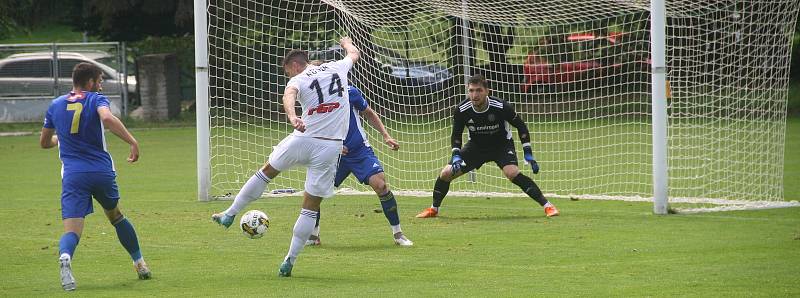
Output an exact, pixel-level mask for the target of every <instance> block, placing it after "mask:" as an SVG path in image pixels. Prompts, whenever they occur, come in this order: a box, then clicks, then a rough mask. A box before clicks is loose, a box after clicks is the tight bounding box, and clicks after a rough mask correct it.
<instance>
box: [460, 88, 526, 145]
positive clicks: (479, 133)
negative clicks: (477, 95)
mask: <svg viewBox="0 0 800 298" xmlns="http://www.w3.org/2000/svg"><path fill="white" fill-rule="evenodd" d="M488 106H489V108H488V109H486V110H485V111H482V112H476V111H475V109H474V108H473V107H472V101H470V100H469V99H466V100H464V101H462V102H461V103H460V104H458V105H457V106H456V107H455V109H454V110H453V134H452V135H451V143H452V146H453V148H459V149H461V134H462V133H463V132H464V127H466V128H467V133H468V137H469V142H470V146H477V147H478V148H480V149H486V150H488V149H491V148H495V147H497V148H501V149H504V148H506V144H508V141H509V140H511V126H514V127H516V128H517V132H518V133H519V139H520V141H521V142H522V143H523V144H526V143H530V136H529V135H528V128H527V127H526V126H525V122H523V121H522V119H520V117H519V115H517V113H516V112H515V111H514V106H512V105H511V104H510V103H508V102H506V101H505V100H502V99H499V98H495V97H491V96H490V97H489V98H488ZM478 148H476V149H478Z"/></svg>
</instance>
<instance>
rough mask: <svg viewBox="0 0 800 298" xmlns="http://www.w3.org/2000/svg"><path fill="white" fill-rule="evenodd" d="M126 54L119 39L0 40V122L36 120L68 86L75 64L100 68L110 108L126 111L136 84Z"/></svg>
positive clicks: (40, 117)
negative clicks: (113, 40) (28, 41)
mask: <svg viewBox="0 0 800 298" xmlns="http://www.w3.org/2000/svg"><path fill="white" fill-rule="evenodd" d="M126 57H127V54H126V49H125V44H124V43H120V42H93V43H52V44H0V123H9V122H36V121H41V120H42V119H43V116H44V112H45V111H46V110H47V107H48V105H49V104H50V102H51V101H52V100H53V99H54V98H56V97H58V96H60V95H63V94H65V93H67V92H69V90H71V89H72V69H73V67H75V65H76V64H78V63H81V62H89V63H93V64H95V65H97V66H99V67H100V68H101V69H102V70H103V91H102V93H103V94H105V95H106V96H107V97H108V99H109V100H110V101H111V110H112V112H113V113H114V114H116V115H122V116H124V115H127V113H128V103H129V102H130V101H129V98H131V97H132V96H135V93H136V90H137V88H136V78H135V76H133V75H131V74H130V68H129V66H130V65H131V64H130V63H129V62H128V60H127V59H126Z"/></svg>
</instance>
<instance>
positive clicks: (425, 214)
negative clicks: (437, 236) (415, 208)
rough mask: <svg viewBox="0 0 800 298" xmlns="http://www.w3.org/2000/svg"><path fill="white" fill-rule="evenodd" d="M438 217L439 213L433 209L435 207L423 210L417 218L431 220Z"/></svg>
mask: <svg viewBox="0 0 800 298" xmlns="http://www.w3.org/2000/svg"><path fill="white" fill-rule="evenodd" d="M436 215H439V211H436V209H433V207H431V208H427V209H425V210H422V212H420V213H419V214H417V218H430V217H436Z"/></svg>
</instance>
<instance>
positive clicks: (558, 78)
mask: <svg viewBox="0 0 800 298" xmlns="http://www.w3.org/2000/svg"><path fill="white" fill-rule="evenodd" d="M622 35H623V34H622V33H620V32H612V33H610V34H609V35H608V36H606V37H602V36H596V35H595V34H594V33H573V34H571V35H569V36H568V37H567V38H566V41H567V42H584V41H593V40H596V39H601V38H604V39H605V40H606V41H607V42H608V43H609V44H612V45H613V44H616V43H617V41H618V40H619V38H620V37H621V36H622ZM608 66H610V67H621V64H612V65H608ZM602 67H603V64H601V63H600V61H598V60H597V59H595V60H581V61H569V62H561V63H551V62H550V61H548V60H547V59H546V58H545V57H544V56H542V55H539V54H538V53H536V52H530V53H529V54H528V57H527V58H526V59H525V64H524V65H523V67H522V71H523V74H524V75H525V82H524V83H523V84H522V86H521V88H522V91H523V92H528V91H529V89H531V88H532V87H534V86H536V85H549V84H560V83H571V82H575V81H578V80H580V79H581V78H582V77H586V76H587V75H589V72H591V71H593V70H599V69H601V68H602Z"/></svg>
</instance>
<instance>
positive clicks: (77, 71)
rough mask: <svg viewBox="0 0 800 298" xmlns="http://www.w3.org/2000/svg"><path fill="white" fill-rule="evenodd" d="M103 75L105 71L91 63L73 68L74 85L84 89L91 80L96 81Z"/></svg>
mask: <svg viewBox="0 0 800 298" xmlns="http://www.w3.org/2000/svg"><path fill="white" fill-rule="evenodd" d="M102 74H103V70H101V69H100V67H98V66H97V65H94V64H92V63H89V62H81V63H78V64H76V65H75V67H74V68H72V85H74V86H78V87H83V86H86V83H88V82H89V80H94V79H97V78H99V77H100V75H102Z"/></svg>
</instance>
